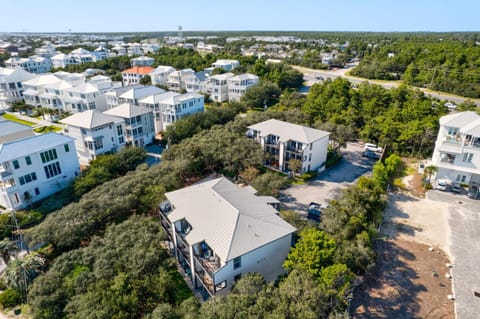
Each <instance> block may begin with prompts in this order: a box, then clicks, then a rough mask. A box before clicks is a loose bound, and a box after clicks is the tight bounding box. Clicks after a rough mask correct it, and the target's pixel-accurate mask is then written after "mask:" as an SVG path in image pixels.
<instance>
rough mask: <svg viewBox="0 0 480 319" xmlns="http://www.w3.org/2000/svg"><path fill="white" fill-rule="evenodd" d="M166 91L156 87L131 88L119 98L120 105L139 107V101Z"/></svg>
mask: <svg viewBox="0 0 480 319" xmlns="http://www.w3.org/2000/svg"><path fill="white" fill-rule="evenodd" d="M164 92H165V90H162V89H160V88H158V87H156V86H153V85H148V86H131V87H130V89H129V90H127V91H125V92H123V93H122V94H120V96H119V97H118V102H119V103H130V104H133V105H139V101H140V100H141V99H143V98H145V97H147V96H151V95H155V94H161V93H164Z"/></svg>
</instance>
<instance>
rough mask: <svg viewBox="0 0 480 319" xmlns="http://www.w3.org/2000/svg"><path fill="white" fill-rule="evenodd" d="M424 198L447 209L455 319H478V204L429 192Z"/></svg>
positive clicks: (454, 196)
mask: <svg viewBox="0 0 480 319" xmlns="http://www.w3.org/2000/svg"><path fill="white" fill-rule="evenodd" d="M427 198H428V199H432V200H435V201H438V202H442V203H445V205H448V210H449V216H448V225H449V229H450V252H451V254H452V258H453V268H452V276H453V289H454V295H455V313H456V317H457V319H477V318H480V298H479V297H475V296H474V294H473V293H474V291H477V292H479V293H480V267H479V266H480V201H478V200H471V199H469V198H468V197H467V196H465V195H455V194H452V193H449V192H440V191H430V192H428V193H427Z"/></svg>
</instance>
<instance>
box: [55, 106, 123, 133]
mask: <svg viewBox="0 0 480 319" xmlns="http://www.w3.org/2000/svg"><path fill="white" fill-rule="evenodd" d="M118 122H123V119H122V118H119V117H116V116H112V115H107V114H103V113H100V112H96V111H93V110H88V111H85V112H79V113H75V114H73V115H71V116H69V117H66V118H64V119H63V120H60V123H63V124H67V125H71V126H75V127H81V128H87V129H91V128H95V127H99V126H102V125H106V124H110V123H118Z"/></svg>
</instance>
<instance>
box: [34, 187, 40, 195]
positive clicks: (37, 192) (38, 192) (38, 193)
mask: <svg viewBox="0 0 480 319" xmlns="http://www.w3.org/2000/svg"><path fill="white" fill-rule="evenodd" d="M35 195H40V190H39V189H38V187H35Z"/></svg>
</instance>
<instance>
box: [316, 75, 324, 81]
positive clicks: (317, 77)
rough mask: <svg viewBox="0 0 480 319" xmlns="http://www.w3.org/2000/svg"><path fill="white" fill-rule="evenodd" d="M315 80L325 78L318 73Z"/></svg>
mask: <svg viewBox="0 0 480 319" xmlns="http://www.w3.org/2000/svg"><path fill="white" fill-rule="evenodd" d="M315 80H323V76H321V75H317V76H315Z"/></svg>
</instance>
